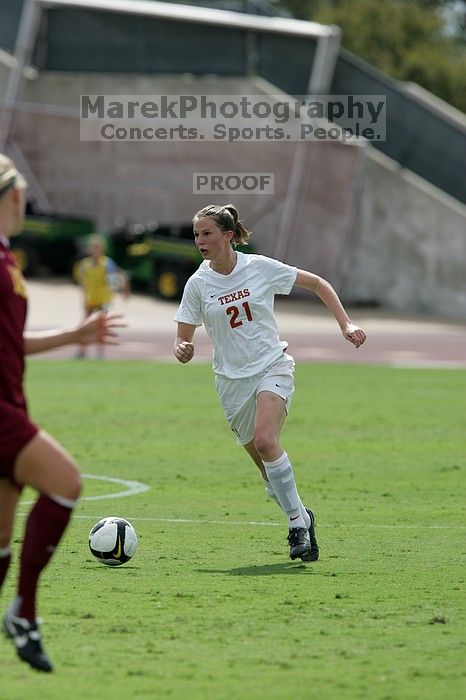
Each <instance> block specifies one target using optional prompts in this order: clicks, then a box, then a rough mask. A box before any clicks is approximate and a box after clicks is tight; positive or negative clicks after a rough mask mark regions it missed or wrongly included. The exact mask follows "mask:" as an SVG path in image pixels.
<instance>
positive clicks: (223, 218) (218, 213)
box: [193, 204, 251, 246]
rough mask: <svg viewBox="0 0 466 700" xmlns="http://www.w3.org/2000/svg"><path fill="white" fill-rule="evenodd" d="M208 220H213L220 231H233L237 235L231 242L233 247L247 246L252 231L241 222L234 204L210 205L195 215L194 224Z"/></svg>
mask: <svg viewBox="0 0 466 700" xmlns="http://www.w3.org/2000/svg"><path fill="white" fill-rule="evenodd" d="M206 218H209V219H213V220H214V221H215V223H216V224H217V226H218V228H219V229H220V231H233V233H234V234H235V235H234V236H233V238H232V241H231V244H232V245H233V246H236V245H247V242H248V238H249V236H250V235H251V231H248V230H247V229H246V228H245V227H244V226H243V224H242V223H241V221H239V219H238V212H237V210H236V208H235V207H234V206H233V204H225V205H223V206H219V205H216V204H209V205H208V206H206V207H204V208H203V209H200V210H199V211H198V212H197V213H196V214H195V215H194V217H193V224H196V222H197V221H199V219H206Z"/></svg>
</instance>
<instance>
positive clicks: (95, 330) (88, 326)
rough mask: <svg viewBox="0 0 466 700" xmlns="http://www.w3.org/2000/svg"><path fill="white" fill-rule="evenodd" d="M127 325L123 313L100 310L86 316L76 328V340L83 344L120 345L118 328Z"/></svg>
mask: <svg viewBox="0 0 466 700" xmlns="http://www.w3.org/2000/svg"><path fill="white" fill-rule="evenodd" d="M126 325H127V324H126V323H125V321H124V320H123V316H122V315H121V314H117V313H107V312H106V311H99V312H98V313H95V314H92V315H91V316H89V317H88V318H86V319H85V320H84V321H83V322H82V323H81V324H80V325H79V326H78V327H77V328H76V331H75V333H76V342H77V343H80V344H82V345H86V344H87V343H102V344H104V345H118V344H119V340H118V333H117V332H116V329H118V328H126Z"/></svg>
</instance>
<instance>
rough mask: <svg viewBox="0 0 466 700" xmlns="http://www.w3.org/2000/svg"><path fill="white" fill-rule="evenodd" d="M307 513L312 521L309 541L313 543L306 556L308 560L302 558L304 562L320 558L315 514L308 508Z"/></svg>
mask: <svg viewBox="0 0 466 700" xmlns="http://www.w3.org/2000/svg"><path fill="white" fill-rule="evenodd" d="M306 513H307V514H308V515H309V517H310V519H311V524H310V526H309V530H308V532H309V540H310V543H311V551H310V552H309V554H308V555H307V556H306V559H305V558H304V557H302V560H303V561H317V559H318V558H319V545H318V544H317V539H316V531H315V527H314V526H315V517H314V513H313V512H312V510H311V509H310V508H306Z"/></svg>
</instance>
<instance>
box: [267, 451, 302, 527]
mask: <svg viewBox="0 0 466 700" xmlns="http://www.w3.org/2000/svg"><path fill="white" fill-rule="evenodd" d="M263 464H264V468H265V471H266V474H267V477H268V480H269V482H270V486H271V488H272V490H273V493H274V495H275V497H276V500H277V502H278V503H279V504H280V506H281V509H282V510H283V512H284V513H285V515H286V517H287V518H288V527H289V528H295V527H304V528H306V529H307V527H308V526H306V521H305V519H304V517H303V513H302V510H303V511H304V506H303V504H302V503H301V499H300V498H299V495H298V491H297V489H296V482H295V479H294V474H293V469H292V467H291V463H290V460H289V459H288V455H287V454H286V452H284V453H283V454H282V455H281V457H279V458H278V459H276V460H275V461H274V462H263ZM269 495H270V494H269ZM272 498H273V496H272ZM306 515H307V513H306Z"/></svg>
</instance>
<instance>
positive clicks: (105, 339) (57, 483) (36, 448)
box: [0, 154, 123, 671]
mask: <svg viewBox="0 0 466 700" xmlns="http://www.w3.org/2000/svg"><path fill="white" fill-rule="evenodd" d="M25 189H26V182H25V180H24V178H23V177H22V176H21V174H20V173H19V172H18V171H17V170H16V167H15V165H14V163H13V162H12V161H11V160H10V159H9V158H7V157H6V156H4V155H1V154H0V588H1V586H2V583H3V581H4V580H5V576H6V573H7V570H8V566H9V563H10V558H11V553H10V541H11V535H12V531H13V524H14V516H15V511H16V506H17V503H18V500H19V497H20V494H21V490H22V488H23V486H25V485H28V486H31V487H33V488H34V489H35V490H36V491H37V492H38V498H37V500H36V502H35V504H34V506H33V507H32V509H31V512H30V514H29V516H28V518H27V522H26V527H25V532H24V539H23V545H22V550H21V557H20V570H19V579H18V588H17V595H16V598H15V599H14V600H13V602H12V603H11V605H10V607H9V608H8V610H7V612H6V613H5V616H4V618H3V628H4V632H5V634H6V636H7V637H9V638H10V639H11V640H12V641H13V643H14V644H15V646H16V650H17V653H18V655H19V657H20V658H21V659H22V660H23V661H26V662H27V663H29V664H30V665H31V666H32V667H34V668H36V669H38V670H41V671H51V670H52V664H51V662H50V659H49V658H48V656H47V655H46V653H45V652H44V649H43V647H42V643H41V636H40V632H39V629H38V626H37V620H36V591H37V585H38V581H39V577H40V574H41V572H42V570H43V569H44V567H45V566H46V565H47V564H48V563H49V560H50V558H51V556H52V554H53V552H54V550H55V548H56V547H57V545H58V543H59V541H60V539H61V537H62V535H63V533H64V531H65V529H66V526H67V524H68V522H69V519H70V516H71V513H72V509H73V506H74V505H75V503H76V501H77V499H78V497H79V494H80V490H81V485H80V477H79V472H78V469H77V466H76V464H75V462H74V460H73V458H72V457H71V455H69V454H68V452H66V450H65V449H64V448H63V447H62V446H61V445H60V444H58V443H57V442H56V441H55V440H54V439H53V438H52V437H51V436H50V435H48V434H47V433H46V432H45V431H43V430H41V429H40V428H39V427H38V426H37V425H35V424H34V423H33V422H32V421H31V420H30V418H29V416H28V411H27V405H26V400H25V397H24V392H23V371H24V355H27V354H30V353H35V352H41V351H44V350H50V349H51V348H56V347H61V346H63V345H67V344H69V343H96V342H98V343H115V342H117V341H116V338H115V335H116V332H115V329H116V328H117V327H119V326H122V325H123V324H122V322H121V319H120V317H119V316H118V315H116V314H113V315H109V314H105V313H100V314H95V315H94V316H91V317H89V318H88V319H86V320H85V321H84V322H83V323H82V324H80V325H78V326H77V327H75V328H72V329H69V330H63V331H61V330H57V331H50V332H45V333H44V332H40V333H27V332H24V326H25V321H26V313H27V289H26V285H25V283H24V279H23V277H22V275H21V271H20V270H19V268H18V267H17V265H16V262H15V259H14V257H13V256H12V254H11V252H10V251H9V238H10V237H11V236H13V235H14V234H15V233H18V232H19V230H20V228H21V223H22V219H23V216H24V206H25Z"/></svg>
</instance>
